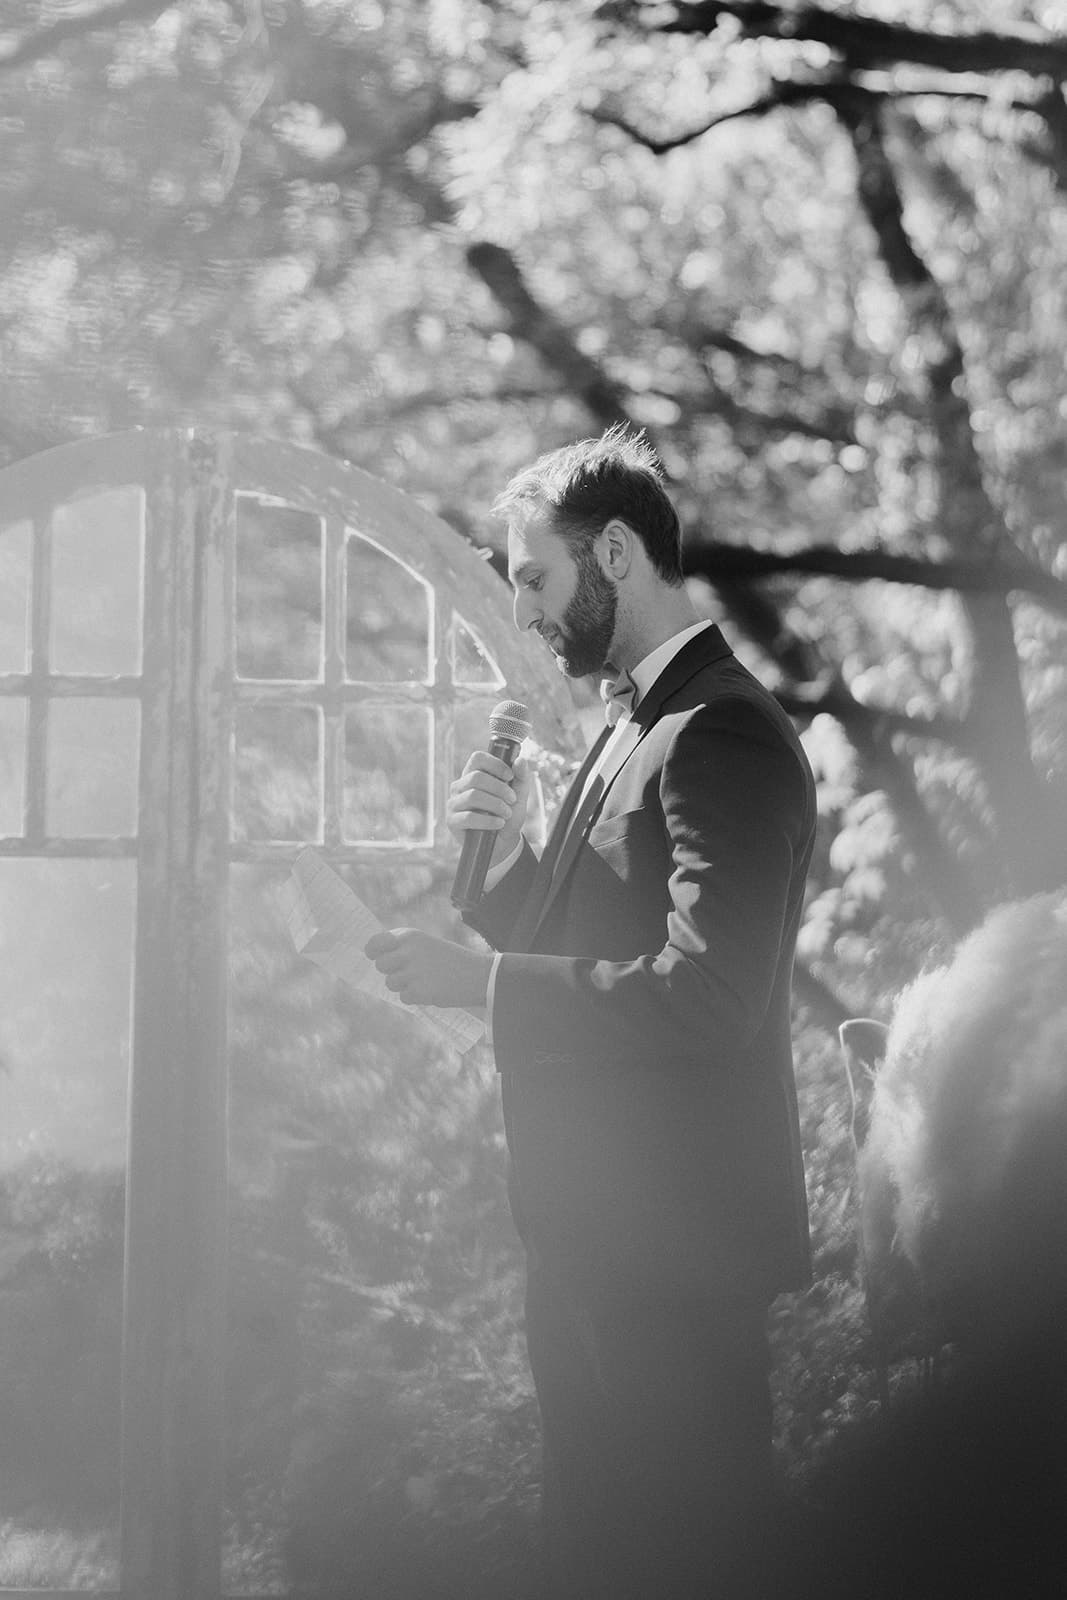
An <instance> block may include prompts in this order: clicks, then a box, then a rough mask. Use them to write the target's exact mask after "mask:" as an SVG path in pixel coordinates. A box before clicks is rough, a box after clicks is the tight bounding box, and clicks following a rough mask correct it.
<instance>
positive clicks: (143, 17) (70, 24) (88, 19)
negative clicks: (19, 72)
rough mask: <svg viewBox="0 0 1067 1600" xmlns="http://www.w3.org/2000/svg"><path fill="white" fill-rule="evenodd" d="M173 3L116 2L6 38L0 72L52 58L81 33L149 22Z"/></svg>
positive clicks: (166, 0) (155, 0)
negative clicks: (123, 23) (18, 35)
mask: <svg viewBox="0 0 1067 1600" xmlns="http://www.w3.org/2000/svg"><path fill="white" fill-rule="evenodd" d="M173 3H174V0H120V3H119V4H118V5H112V6H101V7H100V9H99V10H97V11H86V12H79V13H78V14H77V15H76V16H69V17H62V18H61V19H60V20H59V21H58V22H53V23H51V24H50V25H49V26H48V27H47V28H39V29H37V30H36V32H34V33H27V34H24V35H23V36H22V37H21V38H19V37H17V36H15V37H12V36H11V35H8V36H7V37H6V38H2V39H0V69H2V68H5V67H22V66H25V65H26V64H27V62H30V61H38V60H40V58H41V57H42V56H48V55H52V54H53V53H54V52H55V51H56V50H58V49H59V48H60V46H61V45H64V44H66V42H67V40H68V39H80V38H81V37H82V36H83V35H84V34H87V33H97V32H99V31H100V30H101V29H104V28H117V27H118V25H119V24H120V23H122V22H142V21H145V22H146V21H151V20H152V19H153V18H155V17H158V16H161V15H162V13H163V12H164V11H168V10H169V9H170V7H171V6H172V5H173Z"/></svg>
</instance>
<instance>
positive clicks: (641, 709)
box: [515, 623, 733, 950]
mask: <svg viewBox="0 0 1067 1600" xmlns="http://www.w3.org/2000/svg"><path fill="white" fill-rule="evenodd" d="M732 653H733V652H732V651H731V649H730V646H729V645H728V644H727V643H726V640H725V639H724V638H723V636H722V634H721V632H720V631H719V629H718V628H717V627H716V626H715V624H714V623H713V624H712V626H711V627H710V628H705V629H704V631H703V632H702V633H698V634H697V635H696V636H695V637H694V638H692V639H690V640H688V641H687V643H686V644H684V645H683V646H682V648H681V649H680V650H679V652H678V654H677V655H676V656H675V657H674V659H673V660H672V661H670V662H668V664H667V666H666V667H665V668H664V670H663V672H661V673H660V675H659V677H658V678H657V679H656V681H655V683H654V684H653V685H652V687H651V688H650V689H649V691H648V693H647V695H644V696H643V697H642V700H641V703H640V705H639V706H638V708H637V711H636V713H635V715H634V717H633V718H632V719H631V720H630V722H628V723H627V725H626V728H625V730H624V731H623V733H622V734H621V735H620V737H619V739H618V740H617V741H616V744H615V748H614V749H613V750H612V752H611V754H610V756H609V757H608V759H607V760H606V761H605V763H604V765H603V767H602V768H601V769H600V771H599V772H598V773H597V778H596V782H595V783H594V784H593V786H592V788H591V789H590V791H589V793H588V794H587V795H586V797H585V800H584V802H583V804H582V805H581V807H580V808H578V807H577V797H578V796H579V795H580V794H581V792H582V788H583V786H584V783H585V775H586V773H587V772H588V771H589V768H590V766H591V765H592V763H593V762H594V761H595V760H596V758H597V756H598V755H599V753H600V751H601V749H602V748H603V737H602V738H601V739H598V740H597V742H596V744H595V745H594V746H593V748H592V750H591V751H590V752H589V754H588V756H587V757H586V758H585V761H584V762H583V764H582V768H581V771H580V772H579V773H578V775H577V777H576V778H575V780H574V783H573V784H572V786H571V789H570V792H569V793H568V795H567V800H566V801H565V803H564V806H563V808H562V809H561V812H560V816H559V817H558V819H557V821H556V825H555V827H554V828H553V830H552V837H551V839H550V840H549V842H548V845H547V847H546V849H545V853H544V855H543V856H542V857H541V866H540V869H539V871H538V875H537V878H536V879H535V880H534V883H533V885H532V886H531V892H530V896H529V898H528V900H527V902H526V908H525V910H524V911H523V915H522V917H521V918H520V920H519V925H518V927H517V928H516V930H515V931H516V934H518V933H519V932H520V931H521V933H522V936H523V942H522V944H520V945H519V946H518V947H519V948H520V949H522V950H526V949H528V948H529V946H530V944H531V943H532V942H533V940H534V938H535V936H536V934H537V930H538V929H539V928H540V926H541V924H542V922H543V921H544V920H545V917H546V916H547V915H548V912H549V910H550V909H551V907H552V903H553V901H554V900H555V898H556V896H557V895H558V894H559V892H560V890H561V889H562V887H563V885H564V883H565V882H566V880H567V876H568V874H569V872H570V869H571V867H572V866H573V865H574V861H575V857H576V856H577V854H578V851H579V849H580V848H581V846H582V844H584V842H585V837H586V835H587V833H588V832H589V829H590V828H591V827H592V825H593V822H594V820H595V818H596V816H597V813H598V812H599V810H600V807H601V805H602V803H603V801H604V798H605V796H606V795H607V792H608V790H609V789H610V788H611V785H612V783H613V782H614V781H615V779H616V777H617V776H618V774H619V772H620V771H621V769H622V767H623V766H624V764H625V763H626V762H627V761H628V760H629V758H630V756H632V755H633V753H634V751H635V750H636V749H637V747H638V745H639V744H640V743H641V740H642V739H643V738H644V736H645V734H646V733H647V732H648V730H649V728H650V727H651V726H652V724H653V723H654V722H655V720H656V718H657V717H658V716H659V713H660V709H661V707H662V706H663V705H664V704H665V702H666V701H667V700H669V699H670V697H671V695H672V694H675V693H676V692H677V690H679V689H680V688H681V687H682V685H683V684H685V683H687V682H688V681H689V679H690V678H692V677H693V676H694V674H695V673H697V672H700V671H701V670H702V669H703V668H704V667H707V666H710V665H711V663H712V662H713V661H721V660H724V659H725V658H726V657H727V656H729V655H731V654H732ZM607 733H608V730H607V729H605V734H607ZM546 869H547V874H546ZM516 943H518V941H517V940H516Z"/></svg>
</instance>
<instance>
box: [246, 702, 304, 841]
mask: <svg viewBox="0 0 1067 1600" xmlns="http://www.w3.org/2000/svg"><path fill="white" fill-rule="evenodd" d="M235 732H236V737H235V748H234V791H233V802H234V803H233V837H234V838H235V839H279V840H280V839H290V840H303V841H304V842H306V843H308V844H315V843H317V842H318V841H319V840H320V839H321V838H322V713H321V711H320V710H319V709H318V708H317V707H316V706H239V707H238V709H237V716H236V730H235Z"/></svg>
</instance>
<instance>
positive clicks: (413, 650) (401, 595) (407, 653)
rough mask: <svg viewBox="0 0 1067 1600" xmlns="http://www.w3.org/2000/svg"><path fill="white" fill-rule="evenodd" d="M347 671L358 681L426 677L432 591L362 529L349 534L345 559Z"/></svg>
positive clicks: (430, 676)
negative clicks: (366, 535)
mask: <svg viewBox="0 0 1067 1600" xmlns="http://www.w3.org/2000/svg"><path fill="white" fill-rule="evenodd" d="M346 582H347V616H348V623H347V649H346V654H345V661H346V666H347V673H348V677H349V679H350V680H351V681H352V682H356V683H430V682H431V681H432V679H433V639H432V635H433V591H432V589H431V588H430V586H429V584H428V583H426V581H425V580H424V579H423V578H420V577H419V576H418V574H417V573H415V572H412V570H411V568H410V567H406V566H404V565H403V563H402V562H400V561H397V560H396V558H395V557H394V556H391V555H389V553H388V552H387V551H385V550H383V549H381V547H380V546H379V545H376V544H374V543H373V542H372V541H371V540H370V539H365V538H364V537H363V535H362V534H352V533H350V534H349V538H348V554H347V563H346Z"/></svg>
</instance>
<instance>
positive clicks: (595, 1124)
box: [368, 429, 815, 1600]
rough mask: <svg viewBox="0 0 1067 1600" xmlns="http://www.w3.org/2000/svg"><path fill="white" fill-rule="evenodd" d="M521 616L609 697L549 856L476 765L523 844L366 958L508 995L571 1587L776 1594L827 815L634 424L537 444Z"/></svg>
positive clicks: (499, 1022)
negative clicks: (799, 982)
mask: <svg viewBox="0 0 1067 1600" xmlns="http://www.w3.org/2000/svg"><path fill="white" fill-rule="evenodd" d="M498 509H499V511H500V512H501V514H502V515H503V516H504V517H505V518H506V519H507V523H508V569H509V577H510V581H511V584H512V588H513V590H514V611H515V622H516V624H517V626H518V627H519V628H522V629H526V630H530V631H532V632H534V633H535V634H537V635H538V636H539V638H540V639H541V640H542V641H543V642H544V643H545V644H546V645H547V646H548V648H549V649H551V650H552V651H553V652H554V654H555V655H556V658H557V663H558V664H559V666H560V668H561V670H562V671H564V672H566V673H567V674H569V675H571V676H575V677H579V676H585V675H589V674H598V675H600V676H601V677H606V678H607V679H609V680H610V681H611V683H612V686H613V688H614V690H615V698H616V701H617V708H616V709H617V715H616V716H614V717H613V718H612V720H613V722H614V726H613V727H611V728H606V729H605V731H604V733H603V734H602V735H601V737H600V738H599V739H598V740H597V742H596V743H595V744H594V746H593V748H592V750H591V751H590V752H589V755H588V756H587V758H586V760H585V763H584V765H583V766H582V767H581V769H580V770H579V772H578V774H577V776H576V778H575V780H574V782H573V784H572V786H571V789H570V791H569V793H568V795H567V796H566V798H565V800H564V803H563V805H562V807H561V810H560V814H559V817H558V818H557V820H556V823H555V826H554V829H553V831H552V834H551V836H550V838H549V841H548V844H547V846H546V848H545V851H544V853H543V855H542V857H541V858H540V860H538V858H537V856H536V854H535V852H534V851H533V849H532V848H531V847H530V845H529V843H528V842H527V841H526V840H525V838H524V837H523V834H522V824H523V821H524V818H525V810H526V790H527V787H528V779H527V775H526V773H525V771H524V770H523V767H522V763H521V762H520V763H518V764H517V766H516V769H515V771H514V772H512V771H510V770H509V769H508V768H507V767H506V766H505V765H504V764H503V763H502V762H499V761H497V760H495V758H494V757H492V756H490V755H489V754H488V753H487V752H477V753H475V755H473V756H472V757H471V759H470V761H469V762H468V763H467V767H466V769H465V771H464V773H463V775H462V776H461V777H460V778H458V779H457V780H456V782H455V783H454V784H453V785H452V791H451V796H450V801H449V823H450V826H451V828H452V830H453V831H454V832H455V833H456V835H457V836H458V837H463V836H464V835H465V832H466V830H467V829H470V828H486V827H489V828H492V829H494V830H495V831H496V833H497V840H496V844H495V848H494V860H493V865H492V867H491V869H490V874H489V878H488V879H487V890H486V893H485V895H484V897H483V900H482V902H481V904H480V906H479V907H478V909H477V911H476V912H473V913H470V914H469V916H468V920H469V921H470V922H471V923H472V924H473V926H475V927H476V928H477V929H478V930H479V932H481V933H482V934H483V935H484V937H485V938H486V940H487V941H488V943H489V944H490V945H491V946H492V947H493V948H494V949H495V951H496V952H497V954H496V955H495V956H494V955H490V954H486V953H483V952H479V951H474V950H469V949H467V948H465V947H462V946H459V945H454V944H449V943H448V942H447V941H443V940H438V939H434V938H431V937H430V936H429V935H424V934H420V933H417V932H415V931H413V930H392V931H391V932H389V933H387V934H382V935H379V936H377V938H376V939H375V940H374V941H372V943H371V945H370V946H369V947H368V949H369V951H370V953H371V954H372V955H373V956H374V957H375V959H376V960H377V962H378V965H379V967H380V969H381V970H382V971H383V972H384V973H385V974H386V977H387V981H388V982H389V984H390V986H391V987H393V988H395V989H396V990H397V991H398V992H399V993H400V994H402V995H403V997H404V998H405V999H408V1000H413V1001H420V1002H424V1003H436V1004H481V1003H486V1002H487V1003H488V1008H489V1020H490V1026H491V1031H492V1039H493V1046H494V1050H495V1053H496V1060H497V1066H498V1069H499V1071H500V1075H501V1080H502V1094H503V1107H504V1119H505V1127H506V1131H507V1140H508V1149H509V1153H510V1175H509V1190H510V1197H511V1204H512V1210H513V1214H514V1217H515V1221H516V1224H517V1227H518V1229H519V1232H520V1234H521V1236H522V1238H523V1241H524V1244H525V1246H526V1251H527V1267H528V1275H527V1303H526V1324H527V1325H526V1332H527V1342H528V1347H529V1354H530V1362H531V1367H532V1369H533V1374H534V1380H535V1384H536V1388H537V1394H538V1399H539V1403H540V1408H541V1414H542V1421H543V1434H544V1469H545V1510H546V1516H547V1522H548V1527H549V1530H550V1534H551V1539H550V1545H551V1550H552V1554H553V1561H554V1568H555V1572H556V1576H557V1580H558V1583H559V1586H560V1587H559V1592H560V1593H564V1594H566V1595H567V1596H569V1597H570V1596H573V1597H574V1600H579V1597H580V1600H598V1597H600V1596H603V1597H605V1600H608V1597H611V1600H620V1597H627V1600H638V1597H641V1600H697V1597H701V1600H703V1597H705V1596H711V1595H712V1594H715V1595H721V1596H723V1597H727V1596H738V1595H742V1594H744V1595H749V1594H751V1595H756V1594H762V1593H765V1592H766V1585H767V1584H768V1583H769V1582H771V1581H773V1580H772V1578H771V1568H770V1566H769V1564H768V1562H767V1560H766V1556H767V1553H768V1550H769V1549H770V1548H771V1546H773V1544H774V1534H773V1528H772V1521H773V1506H774V1500H775V1495H774V1488H773V1473H772V1463H771V1408H770V1398H769V1386H768V1367H769V1360H768V1350H767V1339H766V1312H767V1307H768V1305H769V1302H770V1301H771V1299H772V1298H773V1297H774V1296H775V1295H777V1294H778V1293H780V1292H781V1291H783V1290H786V1289H794V1288H799V1287H802V1286H803V1285H804V1284H805V1283H806V1282H807V1281H808V1274H809V1255H808V1231H807V1211H806V1203H805V1193H804V1175H803V1167H802V1161H801V1152H800V1139H799V1130H798V1121H797V1108H796V1095H795V1087H794V1081H793V1065H792V1051H791V1043H790V1013H789V990H790V976H791V969H792V962H793V952H794V946H795V941H796V934H797V928H798V924H799V921H800V915H801V909H802V900H803V889H804V880H805V875H806V872H807V868H808V863H809V859H810V856H811V850H812V842H813V837H814V830H815V800H814V788H813V783H812V779H811V773H810V769H809V767H808V763H807V761H806V759H805V756H804V754H803V751H802V749H801V747H800V744H799V741H798V739H797V737H796V734H795V731H794V729H793V727H792V725H791V723H790V722H789V719H788V718H787V717H786V716H785V715H784V714H783V712H782V711H781V709H780V707H779V706H778V704H777V702H776V701H775V700H774V699H773V697H772V696H771V695H770V694H769V693H768V692H767V691H766V690H765V689H764V688H763V687H762V686H761V685H760V684H759V683H758V682H757V681H756V680H755V679H754V678H753V677H752V675H751V674H750V673H749V672H748V671H746V669H745V668H744V667H743V666H742V665H741V664H740V663H739V662H738V661H737V659H736V658H735V656H734V655H733V653H732V652H731V650H730V648H729V646H728V645H727V643H726V641H725V640H724V638H723V636H722V634H721V633H720V631H719V629H718V628H717V627H715V626H714V625H712V624H710V623H706V622H701V620H700V619H699V618H698V617H697V615H696V612H695V610H694V608H693V605H692V602H691V600H690V598H689V596H688V593H687V591H686V589H685V587H684V585H683V582H682V572H681V540H680V530H679V524H678V519H677V515H676V513H675V510H674V507H673V505H672V504H671V501H670V499H669V498H668V496H667V494H666V492H665V490H664V488H663V485H662V481H661V476H660V472H659V469H658V466H657V463H656V461H655V458H654V456H653V454H652V452H651V450H650V449H649V448H648V446H647V445H646V444H645V443H644V442H643V440H641V439H640V438H637V437H634V436H632V435H630V434H629V433H627V431H626V430H624V429H612V430H609V432H608V433H607V434H606V435H604V437H603V438H601V439H598V440H587V441H583V442H582V443H580V444H577V445H574V446H570V447H568V448H566V449H563V450H558V451H554V452H552V453H551V454H549V455H547V456H544V457H542V458H541V459H540V460H539V461H537V462H536V463H534V465H533V466H531V467H529V468H528V469H526V470H525V471H524V472H522V473H520V474H519V475H518V476H517V478H515V479H514V480H513V481H512V483H511V484H509V485H508V488H507V489H506V490H505V492H504V494H503V495H502V496H501V498H500V500H499V501H498Z"/></svg>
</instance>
